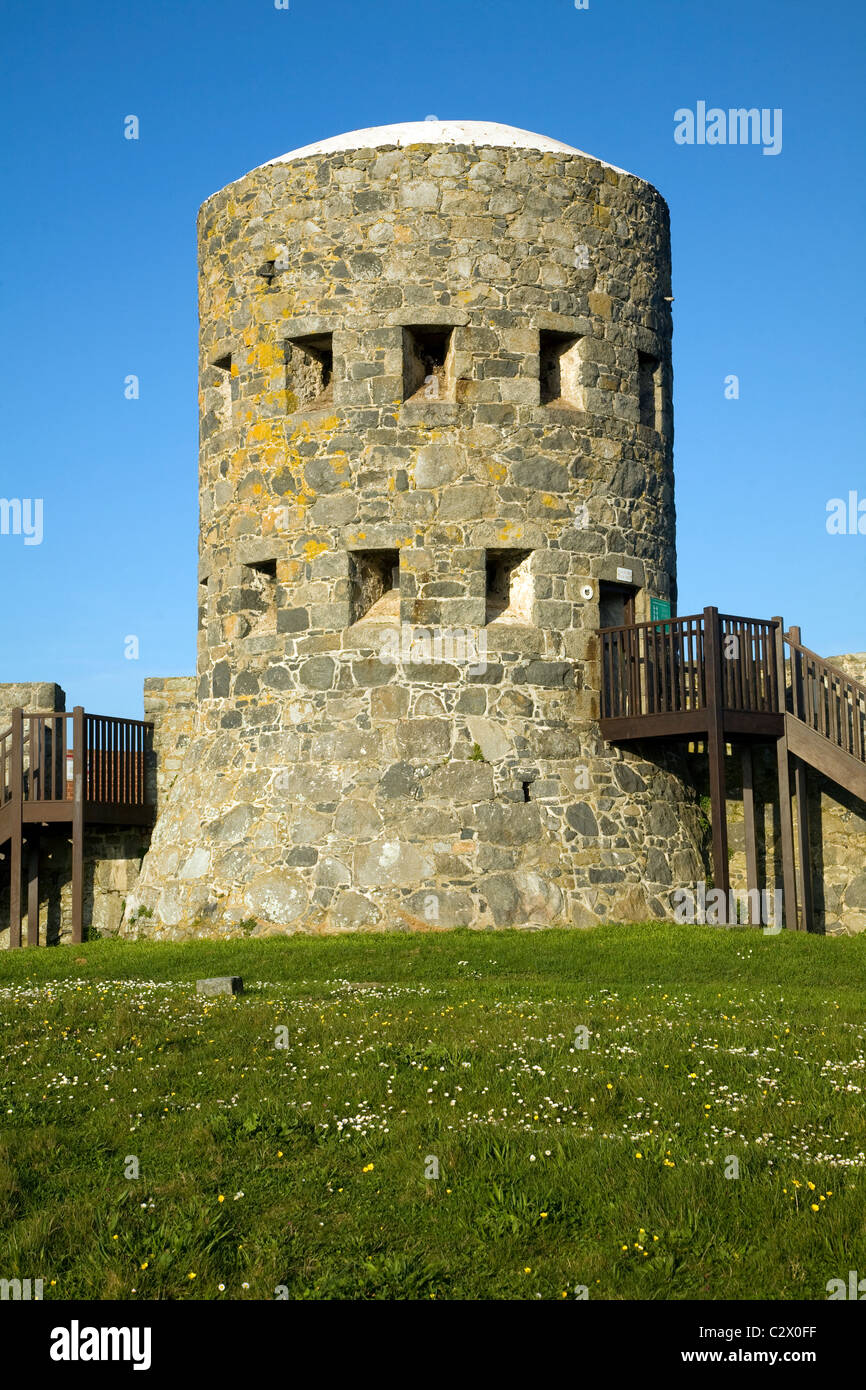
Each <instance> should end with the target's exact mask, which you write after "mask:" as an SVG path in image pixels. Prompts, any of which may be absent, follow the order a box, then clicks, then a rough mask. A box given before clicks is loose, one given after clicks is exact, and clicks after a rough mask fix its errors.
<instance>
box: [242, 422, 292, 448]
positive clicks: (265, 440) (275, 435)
mask: <svg viewBox="0 0 866 1390" xmlns="http://www.w3.org/2000/svg"><path fill="white" fill-rule="evenodd" d="M282 428H283V427H282V422H281V421H279V420H259V421H258V422H257V423H256V424H255V425H251V426H250V428H249V431H248V433H247V443H249V444H279V443H280V438H281V435H282Z"/></svg>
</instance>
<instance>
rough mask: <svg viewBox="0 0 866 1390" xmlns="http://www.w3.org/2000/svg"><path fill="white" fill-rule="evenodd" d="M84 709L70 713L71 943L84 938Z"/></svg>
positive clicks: (80, 707)
mask: <svg viewBox="0 0 866 1390" xmlns="http://www.w3.org/2000/svg"><path fill="white" fill-rule="evenodd" d="M84 743H85V720H84V707H83V706H82V705H76V706H75V708H74V709H73V711H72V798H73V800H72V940H73V942H76V943H77V942H80V941H82V940H83V939H84V797H85V792H86V787H85V778H86V768H87V750H86V748H85V746H84Z"/></svg>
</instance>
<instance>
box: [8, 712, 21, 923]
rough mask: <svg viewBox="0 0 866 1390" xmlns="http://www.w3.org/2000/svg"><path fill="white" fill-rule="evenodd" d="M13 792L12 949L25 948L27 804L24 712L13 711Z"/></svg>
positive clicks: (10, 783)
mask: <svg viewBox="0 0 866 1390" xmlns="http://www.w3.org/2000/svg"><path fill="white" fill-rule="evenodd" d="M9 787H10V791H11V792H12V797H11V801H10V804H11V806H12V816H13V821H12V836H11V844H10V846H9V848H10V855H9V867H10V871H11V877H10V880H9V946H10V948H12V947H16V946H20V945H21V888H22V877H23V863H22V859H23V848H24V846H23V823H22V822H23V801H24V711H23V710H22V709H13V711H12V769H11V775H10V778H9Z"/></svg>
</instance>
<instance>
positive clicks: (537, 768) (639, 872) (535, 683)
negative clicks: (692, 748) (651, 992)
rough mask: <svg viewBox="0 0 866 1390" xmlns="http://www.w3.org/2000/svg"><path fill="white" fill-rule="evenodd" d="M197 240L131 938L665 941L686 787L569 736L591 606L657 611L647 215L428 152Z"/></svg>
mask: <svg viewBox="0 0 866 1390" xmlns="http://www.w3.org/2000/svg"><path fill="white" fill-rule="evenodd" d="M199 248H200V282H199V299H200V317H201V363H200V385H201V389H200V407H201V454H200V495H201V529H200V615H201V616H200V631H199V649H198V684H197V701H196V709H195V728H194V731H193V730H191V729H187V731H186V733H185V737H188V738H189V744H188V747H187V750H186V754H185V757H184V760H183V765H182V767H181V768H180V769H179V770H177V771H176V772H173V773H172V776H171V777H169V776H168V775H167V774H166V775H163V780H162V783H161V786H160V814H159V817H158V821H157V825H156V828H155V831H154V834H153V840H152V844H151V848H150V850H149V852H148V854H147V856H146V858H145V861H144V865H143V869H142V873H141V878H140V881H139V883H138V885H137V887H136V889H135V891H134V892H133V893H132V894H131V895H130V897H129V899H128V901H127V915H126V919H125V927H124V930H127V931H130V932H132V933H139V932H146V933H153V934H156V935H163V936H167V937H181V936H183V935H186V934H195V933H207V934H210V933H215V934H216V933H220V932H232V931H235V930H240V929H241V928H240V925H239V924H241V923H243V924H244V925H243V930H250V929H251V924H252V929H254V930H256V931H259V932H268V931H355V930H378V929H383V928H397V929H404V930H405V929H419V930H421V929H434V928H436V927H447V926H457V925H464V924H465V925H469V926H481V927H484V926H490V927H494V926H511V925H518V926H521V925H532V926H544V925H547V924H550V923H574V924H578V925H584V924H588V923H591V922H593V921H596V920H599V919H606V918H630V919H636V918H638V919H640V918H646V917H656V916H659V917H664V916H670V915H671V909H670V907H669V898H670V886H671V884H672V883H677V882H686V883H691V882H694V881H695V880H696V879H697V878H699V877H700V876H701V873H702V872H703V860H702V855H701V847H702V830H701V820H700V811H699V807H698V804H697V799H696V794H695V792H694V791H693V790H692V788H691V787H690V786H689V785H688V784H687V783H686V781H685V780H684V772H683V768H684V764H683V763H682V762H681V761H679V760H678V759H677V757H676V755H675V754H673V753H671V752H664V751H662V750H655V749H652V750H649V752H648V756H647V757H641V756H640V755H638V754H635V753H632V752H622V751H619V750H615V749H610V748H606V747H605V746H604V744H603V742H602V740H601V737H600V733H599V729H598V724H597V722H596V721H597V717H598V710H599V663H598V641H597V629H598V627H599V598H600V592H599V585H600V583H601V581H617V580H619V581H623V580H626V581H628V579H629V578H630V580H631V583H632V584H633V586H634V591H635V595H636V597H635V605H636V616H637V618H638V619H641V618H644V617H648V616H649V600H650V598H651V597H659V598H663V599H665V598H667V599H670V600H672V601H675V599H676V576H675V548H674V503H673V465H672V447H673V429H672V410H671V386H672V378H671V313H670V302H669V296H670V253H669V229H668V212H667V207H666V205H665V203H664V201H663V199H662V198H661V197H660V195H659V194H658V193H657V192H656V191H655V190H654V189H653V188H652V187H651V186H650V185H648V184H647V183H645V182H643V181H642V180H640V179H637V178H634V177H632V176H631V175H628V174H625V173H622V172H619V171H617V170H614V169H611V168H610V167H608V166H606V165H604V164H602V163H601V162H599V161H597V160H594V159H592V158H590V157H588V156H584V155H581V154H579V153H576V152H573V153H572V152H567V151H563V152H561V151H559V150H556V151H552V152H551V151H543V150H535V149H532V148H505V147H503V148H499V147H496V146H489V145H488V146H482V145H478V146H475V145H470V144H466V145H459V144H454V143H450V144H439V143H437V141H436V139H435V130H431V136H430V140H429V143H428V142H426V141H425V142H424V143H419V144H410V145H406V146H404V147H396V146H393V147H390V148H383V147H381V146H379V147H376V148H369V147H368V148H359V149H354V150H342V151H337V152H331V153H317V154H312V155H309V156H304V157H300V158H292V159H289V160H287V161H285V162H279V163H273V164H270V165H266V166H264V167H262V168H260V169H257V170H254V171H253V172H252V173H251V174H249V175H247V176H246V177H245V178H242V179H240V180H238V181H237V182H236V183H233V184H231V185H229V187H228V188H225V189H223V190H222V191H221V192H220V193H217V194H215V195H214V196H213V197H212V198H210V199H208V201H207V202H206V203H205V204H204V206H203V207H202V209H201V212H200V215H199ZM622 571H630V575H624V574H623V573H622ZM395 575H396V579H395ZM191 712H192V711H191V708H187V707H185V711H184V717H185V718H186V716H187V715H188V714H191ZM161 775H162V774H161ZM147 914H152V915H147Z"/></svg>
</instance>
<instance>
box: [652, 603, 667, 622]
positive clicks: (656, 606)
mask: <svg viewBox="0 0 866 1390" xmlns="http://www.w3.org/2000/svg"><path fill="white" fill-rule="evenodd" d="M670 616H671V602H670V599H667V598H651V599H650V622H651V623H656V622H658V621H659V619H660V618H669V617H670Z"/></svg>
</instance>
